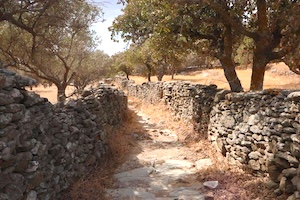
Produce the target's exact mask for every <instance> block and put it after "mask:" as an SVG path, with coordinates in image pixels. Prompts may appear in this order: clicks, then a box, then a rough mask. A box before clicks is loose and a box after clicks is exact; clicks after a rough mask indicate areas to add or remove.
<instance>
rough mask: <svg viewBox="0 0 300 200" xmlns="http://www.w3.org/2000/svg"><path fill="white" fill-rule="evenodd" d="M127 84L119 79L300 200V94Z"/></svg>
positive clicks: (235, 160)
mask: <svg viewBox="0 0 300 200" xmlns="http://www.w3.org/2000/svg"><path fill="white" fill-rule="evenodd" d="M124 81H125V82H126V80H124V79H123V78H122V77H117V78H116V82H117V84H118V85H122V84H123V85H125V86H126V87H125V88H123V89H125V90H128V92H129V95H133V96H137V97H139V98H142V99H146V100H149V102H158V101H163V102H164V103H165V104H166V105H167V106H168V108H169V109H170V110H171V111H172V112H173V114H174V116H176V117H178V118H181V119H183V120H185V121H188V122H191V123H193V124H194V125H195V126H194V127H195V130H197V131H198V133H199V132H200V133H202V134H203V133H204V134H206V135H207V137H208V139H209V140H210V141H211V142H212V144H213V145H214V146H215V147H216V148H217V149H219V150H220V151H221V152H222V154H223V155H224V156H226V158H227V159H228V160H229V161H230V162H231V163H233V164H237V165H244V166H248V167H249V168H251V169H252V170H254V171H256V172H260V173H261V172H263V173H264V172H266V173H268V174H269V176H270V179H271V180H272V181H273V182H274V183H276V184H274V185H276V186H277V187H276V188H275V190H274V191H275V192H276V193H277V194H282V193H287V194H291V196H290V199H295V198H300V166H299V159H300V92H299V91H281V90H265V91H260V92H247V93H231V92H230V91H226V90H218V89H217V88H216V87H215V86H212V85H211V86H203V85H192V84H189V83H183V82H173V83H163V82H159V83H144V84H143V85H135V84H134V83H133V82H132V81H131V82H126V83H124ZM150 84H151V86H149V85H150ZM157 88H158V89H157ZM157 94H160V97H161V98H157V96H158V95H157ZM152 95H154V96H155V98H154V97H153V96H152ZM153 99H156V100H155V101H153Z"/></svg>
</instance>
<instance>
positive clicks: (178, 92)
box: [115, 76, 219, 134]
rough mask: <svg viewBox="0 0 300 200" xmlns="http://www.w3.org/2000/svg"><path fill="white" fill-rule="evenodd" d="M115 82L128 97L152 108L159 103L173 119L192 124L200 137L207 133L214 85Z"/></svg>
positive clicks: (120, 80) (122, 80)
mask: <svg viewBox="0 0 300 200" xmlns="http://www.w3.org/2000/svg"><path fill="white" fill-rule="evenodd" d="M115 82H116V84H117V85H118V86H119V87H120V88H121V89H123V90H126V91H127V92H128V95H129V96H135V97H138V98H140V99H143V100H145V101H146V102H149V103H153V104H156V103H159V102H162V103H163V104H165V105H166V106H167V107H168V109H169V110H171V112H172V113H173V116H174V117H175V118H176V119H181V120H183V121H184V122H186V123H192V124H193V126H194V129H195V130H196V131H197V132H199V133H202V134H205V133H206V132H207V128H208V123H209V113H210V110H211V108H212V105H213V102H214V96H215V94H216V93H217V92H218V91H219V90H218V89H217V87H216V85H209V86H205V85H200V84H191V83H189V82H155V83H154V82H147V83H143V84H141V85H138V84H135V83H134V82H133V81H128V80H127V79H125V78H123V77H120V76H119V77H116V78H115Z"/></svg>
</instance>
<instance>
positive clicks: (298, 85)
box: [130, 63, 300, 90]
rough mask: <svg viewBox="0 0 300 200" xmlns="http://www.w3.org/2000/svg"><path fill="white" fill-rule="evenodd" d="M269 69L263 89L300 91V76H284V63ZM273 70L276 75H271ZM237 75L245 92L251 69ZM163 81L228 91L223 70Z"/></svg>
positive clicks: (287, 70)
mask: <svg viewBox="0 0 300 200" xmlns="http://www.w3.org/2000/svg"><path fill="white" fill-rule="evenodd" d="M270 68H271V69H269V70H267V71H266V73H265V79H264V89H271V88H276V89H292V90H294V89H300V76H299V75H297V74H295V75H284V74H285V73H286V74H287V72H290V70H289V68H288V66H286V65H285V64H284V63H278V64H276V65H272V67H270ZM274 70H276V71H277V73H273V72H274ZM236 72H237V75H238V77H239V79H240V81H241V84H242V86H243V87H244V89H245V90H249V88H250V81H251V73H252V70H251V69H237V70H236ZM130 79H132V80H134V81H135V82H136V83H137V84H142V83H144V82H146V81H147V80H146V79H145V78H143V77H140V76H130ZM151 81H153V82H156V81H157V78H156V77H155V76H152V77H151ZM163 81H190V82H192V83H199V84H203V85H209V84H215V85H217V86H218V88H222V89H229V85H228V82H227V80H226V79H225V76H224V72H223V69H206V70H202V71H197V72H193V73H189V74H186V75H180V74H179V75H175V78H174V79H173V80H172V79H171V76H169V75H167V76H164V77H163Z"/></svg>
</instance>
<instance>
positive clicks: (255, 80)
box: [250, 52, 268, 90]
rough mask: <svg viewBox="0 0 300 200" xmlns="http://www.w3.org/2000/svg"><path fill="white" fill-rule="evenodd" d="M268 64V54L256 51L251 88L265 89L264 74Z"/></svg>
mask: <svg viewBox="0 0 300 200" xmlns="http://www.w3.org/2000/svg"><path fill="white" fill-rule="evenodd" d="M267 64H268V59H267V58H266V56H264V53H261V52H255V53H254V55H253V67H252V76H251V85H250V90H262V89H263V85H264V76H265V71H266V66H267Z"/></svg>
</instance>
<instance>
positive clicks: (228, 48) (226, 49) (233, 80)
mask: <svg viewBox="0 0 300 200" xmlns="http://www.w3.org/2000/svg"><path fill="white" fill-rule="evenodd" d="M222 46H223V53H222V55H221V56H218V58H219V60H220V62H221V64H222V67H223V70H224V75H225V77H226V79H227V81H228V83H229V86H230V89H231V91H232V92H242V91H243V87H242V84H241V82H240V79H239V78H238V76H237V74H236V71H235V64H234V62H233V59H232V53H233V49H232V46H233V39H232V30H231V26H229V25H228V26H226V27H225V33H224V41H223V44H222Z"/></svg>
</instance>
